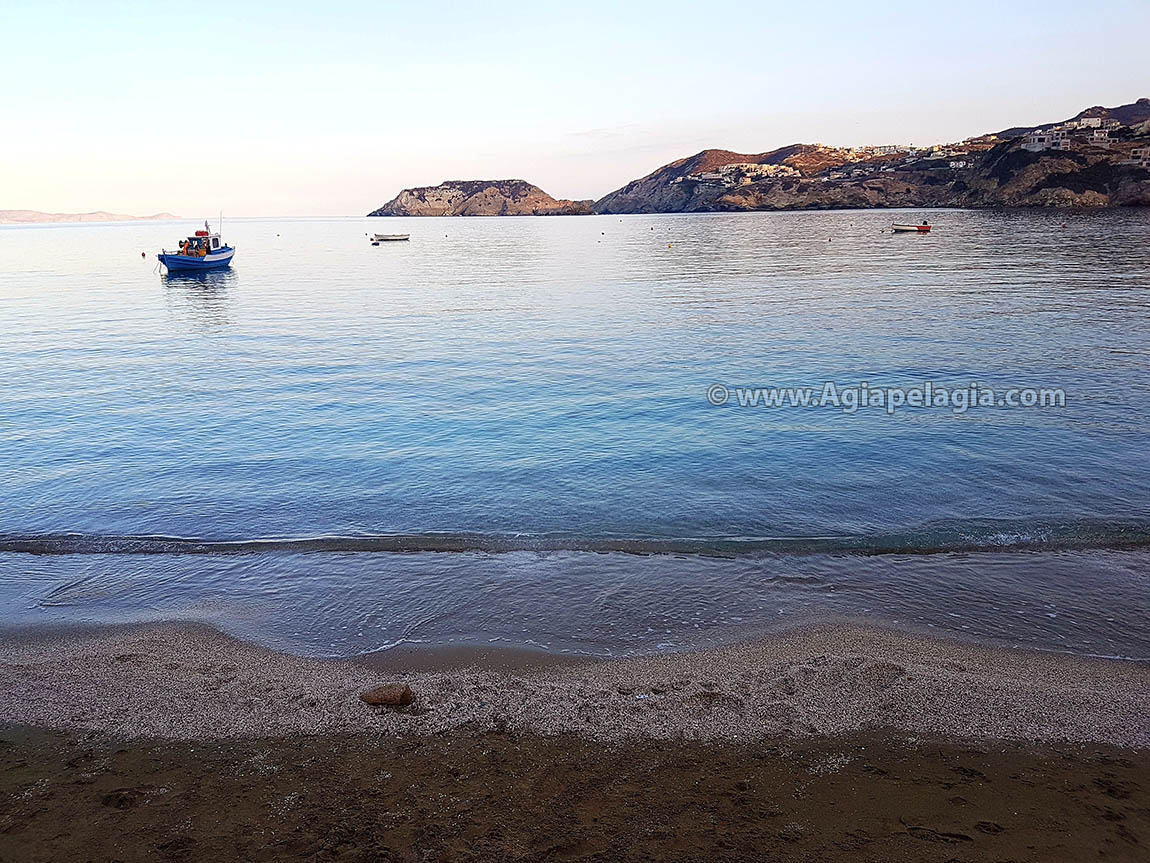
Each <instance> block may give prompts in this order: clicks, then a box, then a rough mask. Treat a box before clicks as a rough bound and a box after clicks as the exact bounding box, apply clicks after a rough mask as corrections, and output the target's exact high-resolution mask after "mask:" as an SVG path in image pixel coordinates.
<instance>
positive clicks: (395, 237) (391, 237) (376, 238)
mask: <svg viewBox="0 0 1150 863" xmlns="http://www.w3.org/2000/svg"><path fill="white" fill-rule="evenodd" d="M410 239H411V234H372V235H371V242H372V245H374V244H375V243H394V242H397V241H399V240H410Z"/></svg>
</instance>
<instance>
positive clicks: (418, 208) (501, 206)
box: [368, 180, 592, 216]
mask: <svg viewBox="0 0 1150 863" xmlns="http://www.w3.org/2000/svg"><path fill="white" fill-rule="evenodd" d="M591 203H592V202H591V201H565V200H556V199H555V198H552V197H551V196H550V195H548V194H547V193H546V192H544V191H543V190H542V189H540V188H539V187H538V186H533V185H532V184H531V183H528V182H526V181H525V180H445V181H444V182H442V183H440V184H439V185H438V186H421V187H419V188H415V189H404V190H403V191H402V192H400V193H399V194H398V195H396V196H395V197H394V198H392V199H391V200H390V201H388V202H387V203H386V204H384V205H383V206H382V207H380V208H379V209H378V210H375V211H373V212H371V213H368V215H369V216H582V215H587V214H589V213H590V212H591Z"/></svg>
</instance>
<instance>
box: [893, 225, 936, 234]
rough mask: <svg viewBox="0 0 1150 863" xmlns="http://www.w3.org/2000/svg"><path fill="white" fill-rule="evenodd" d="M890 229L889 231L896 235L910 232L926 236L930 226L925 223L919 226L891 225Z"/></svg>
mask: <svg viewBox="0 0 1150 863" xmlns="http://www.w3.org/2000/svg"><path fill="white" fill-rule="evenodd" d="M890 227H891V230H892V231H894V232H895V233H896V234H906V233H911V232H914V233H919V234H926V233H929V232H930V225H929V224H927V223H926V222H923V223H922V224H921V225H899V224H894V225H891V226H890Z"/></svg>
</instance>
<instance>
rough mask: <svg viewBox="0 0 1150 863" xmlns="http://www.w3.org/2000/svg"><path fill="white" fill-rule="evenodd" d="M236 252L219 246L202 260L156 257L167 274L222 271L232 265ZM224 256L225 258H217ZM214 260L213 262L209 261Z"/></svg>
mask: <svg viewBox="0 0 1150 863" xmlns="http://www.w3.org/2000/svg"><path fill="white" fill-rule="evenodd" d="M235 254H236V250H235V249H233V248H232V247H230V246H221V247H220V248H218V249H216V250H214V251H213V252H212V253H211V255H209V256H208V257H204V258H193V257H190V256H188V255H165V254H159V255H156V258H157V259H158V260H159V262H160V263H161V264H163V265H164V266H165V267H167V268H168V272H192V271H194V272H204V271H206V270H223V269H226V268H227V267H230V266H231V265H232V258H233V257H235ZM219 255H225V256H226V257H218V256H219ZM209 258H215V260H209Z"/></svg>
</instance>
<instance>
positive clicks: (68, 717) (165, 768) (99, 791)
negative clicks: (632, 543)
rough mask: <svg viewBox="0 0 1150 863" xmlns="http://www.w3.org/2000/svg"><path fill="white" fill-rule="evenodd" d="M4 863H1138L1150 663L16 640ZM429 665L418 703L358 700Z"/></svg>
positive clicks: (940, 655) (4, 677)
mask: <svg viewBox="0 0 1150 863" xmlns="http://www.w3.org/2000/svg"><path fill="white" fill-rule="evenodd" d="M0 657H2V661H0V722H3V723H6V724H5V725H4V726H3V727H2V728H0V741H3V742H2V743H0V799H2V800H3V801H4V805H3V806H2V807H0V861H8V860H21V861H24V860H65V859H67V860H71V859H78V860H81V859H82V860H120V861H133V860H151V859H162V860H164V859H170V860H221V859H251V860H296V859H304V860H380V859H382V860H428V859H430V860H440V859H450V860H492V859H510V860H618V859H635V860H641V859H647V860H657V859H680V860H702V859H713V858H719V859H753V860H762V859H772V860H836V859H843V860H847V859H849V860H858V859H861V860H939V861H945V860H970V861H974V860H1015V861H1021V860H1035V861H1040V860H1041V861H1045V860H1055V859H1056V860H1087V859H1090V860H1098V859H1109V860H1139V859H1146V856H1147V853H1148V846H1150V720H1148V718H1147V705H1150V667H1148V666H1147V665H1145V664H1139V663H1129V662H1116V661H1103V660H1090V659H1081V658H1074V657H1069V656H1062V655H1055V654H1042V653H1035V652H1030V651H1013V650H1000V649H994V648H987V647H980V646H975V645H969V644H961V643H956V642H951V641H943V640H933V639H925V638H922V637H919V636H911V635H906V634H903V633H898V632H892V631H886V630H881V629H866V628H861V627H855V626H845V625H823V626H818V627H812V628H808V629H803V630H797V631H793V632H789V633H785V634H780V635H777V636H773V637H771V638H766V639H762V640H759V641H756V642H752V643H748V644H745V645H741V646H738V647H732V648H723V649H716V650H711V651H703V652H698V653H690V654H676V655H670V656H661V657H653V658H647V659H637V660H614V661H607V662H570V661H560V662H556V661H553V659H552V658H549V657H548V656H547V655H545V654H536V653H532V652H517V651H494V652H492V651H487V652H483V651H480V652H470V651H466V650H449V651H431V652H426V651H416V652H412V653H409V654H405V653H393V654H390V655H385V656H383V657H379V656H377V657H369V658H366V659H364V660H361V661H355V662H345V661H328V660H309V659H301V658H299V657H293V656H286V655H283V654H277V653H274V652H272V651H268V650H265V649H263V648H260V647H256V646H253V645H249V644H244V643H242V642H238V641H235V640H233V639H231V638H228V637H226V636H224V635H222V634H220V633H218V632H215V631H214V630H211V629H209V628H206V627H202V626H189V625H182V624H180V625H176V624H163V625H152V626H132V627H119V628H105V629H92V630H84V629H71V630H67V631H48V632H39V633H28V632H24V633H9V634H8V635H6V636H3V637H2V638H0ZM393 681H402V682H406V683H407V684H408V685H410V686H411V688H412V690H413V692H414V693H415V701H414V703H413V704H412V705H410V706H408V707H402V708H384V707H369V706H368V705H365V704H363V703H362V702H361V701H360V700H359V698H358V696H359V693H360V692H361V691H362V690H364V689H366V688H368V687H370V686H373V685H375V684H378V683H383V682H393Z"/></svg>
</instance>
